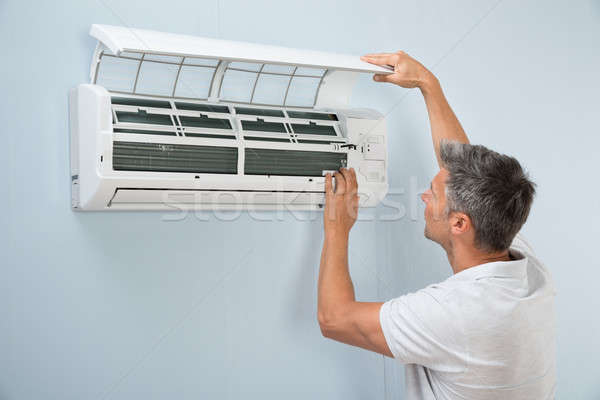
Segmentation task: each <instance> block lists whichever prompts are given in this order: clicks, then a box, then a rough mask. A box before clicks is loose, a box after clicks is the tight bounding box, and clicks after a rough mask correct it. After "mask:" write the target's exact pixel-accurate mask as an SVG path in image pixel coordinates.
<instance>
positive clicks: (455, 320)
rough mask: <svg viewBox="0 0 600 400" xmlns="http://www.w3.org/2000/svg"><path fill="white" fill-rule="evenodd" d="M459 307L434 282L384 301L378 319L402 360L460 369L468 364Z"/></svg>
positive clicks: (388, 340)
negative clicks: (415, 290)
mask: <svg viewBox="0 0 600 400" xmlns="http://www.w3.org/2000/svg"><path fill="white" fill-rule="evenodd" d="M459 310H460V305H459V304H456V303H455V302H454V300H453V299H452V294H451V293H448V290H447V289H446V288H443V287H441V286H438V285H432V286H428V287H426V288H424V289H421V290H419V291H417V292H414V293H409V294H406V295H404V296H400V297H398V298H395V299H392V300H389V301H387V302H385V303H384V304H383V306H382V307H381V310H380V312H379V320H380V323H381V329H382V330H383V335H384V336H385V340H386V342H387V344H388V347H389V348H390V351H391V352H392V354H393V355H394V357H395V358H396V359H398V360H399V361H401V362H403V363H405V364H419V365H423V366H426V367H428V368H432V369H435V370H440V371H444V370H445V371H449V372H450V371H452V372H459V371H462V370H463V369H464V368H465V367H466V363H467V352H466V346H465V344H464V340H465V339H464V338H465V335H464V331H463V323H462V318H461V316H460V311H459Z"/></svg>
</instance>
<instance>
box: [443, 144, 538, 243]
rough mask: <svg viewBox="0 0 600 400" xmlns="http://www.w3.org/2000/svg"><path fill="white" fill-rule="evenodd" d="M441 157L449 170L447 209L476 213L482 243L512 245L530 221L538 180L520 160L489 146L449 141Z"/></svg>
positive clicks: (477, 235) (475, 223) (473, 217)
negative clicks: (534, 178)
mask: <svg viewBox="0 0 600 400" xmlns="http://www.w3.org/2000/svg"><path fill="white" fill-rule="evenodd" d="M440 159H441V161H442V163H443V165H444V168H446V169H447V170H448V172H449V178H448V180H447V182H446V198H447V202H448V205H447V212H448V213H450V212H455V211H458V212H463V213H465V214H467V215H468V216H469V217H470V218H471V222H472V224H473V228H474V230H475V245H476V246H477V247H478V248H480V249H482V250H485V251H490V252H492V251H503V250H506V249H508V247H509V246H510V244H511V242H512V240H513V239H514V237H515V236H516V234H517V233H518V232H519V230H520V229H521V226H523V224H524V223H525V221H526V220H527V216H528V215H529V210H530V208H531V203H532V202H533V196H534V195H535V184H534V183H533V182H532V181H531V180H529V177H528V175H527V174H526V173H525V172H524V171H523V169H522V168H521V165H520V164H519V162H518V161H517V160H516V159H515V158H513V157H510V156H507V155H504V154H500V153H497V152H495V151H492V150H490V149H488V148H486V147H484V146H479V145H471V144H465V143H458V142H450V141H445V140H444V141H442V143H441V144H440Z"/></svg>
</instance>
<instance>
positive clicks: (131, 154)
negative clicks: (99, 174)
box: [113, 141, 238, 174]
mask: <svg viewBox="0 0 600 400" xmlns="http://www.w3.org/2000/svg"><path fill="white" fill-rule="evenodd" d="M237 153H238V149H237V147H216V146H191V145H177V144H162V143H137V142H121V141H115V142H113V169H114V170H117V171H119V170H122V171H162V172H194V173H212V174H237Z"/></svg>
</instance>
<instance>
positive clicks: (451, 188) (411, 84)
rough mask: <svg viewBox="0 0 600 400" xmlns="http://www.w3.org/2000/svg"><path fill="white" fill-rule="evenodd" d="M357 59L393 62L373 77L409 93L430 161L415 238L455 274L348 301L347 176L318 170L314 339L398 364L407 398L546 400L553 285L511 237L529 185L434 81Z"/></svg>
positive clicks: (404, 67) (398, 58)
mask: <svg viewBox="0 0 600 400" xmlns="http://www.w3.org/2000/svg"><path fill="white" fill-rule="evenodd" d="M362 59H363V60H364V61H367V62H370V63H373V64H376V65H384V66H392V67H394V73H392V74H390V75H375V76H374V79H375V80H376V81H378V82H390V83H394V84H397V85H399V86H402V87H405V88H419V89H420V91H421V93H422V94H423V96H424V98H425V103H426V105H427V110H428V113H429V120H430V124H431V133H432V139H433V146H434V149H435V154H436V157H437V161H438V164H439V166H440V171H439V173H438V174H437V175H436V176H435V178H433V180H432V182H431V187H430V189H428V190H427V191H426V192H425V193H423V195H422V196H421V197H422V200H423V201H424V202H425V204H426V208H425V237H427V238H428V239H431V240H433V241H435V242H437V243H439V244H440V245H441V246H442V247H443V248H444V250H445V251H446V254H447V256H448V261H449V262H450V266H451V267H452V270H453V272H454V275H453V276H451V277H450V278H448V279H447V280H445V281H444V282H441V283H438V284H434V285H430V286H428V287H426V288H424V289H421V290H419V291H417V292H415V293H410V294H407V295H404V296H401V297H398V298H396V299H393V300H390V301H388V302H386V303H365V302H357V301H356V300H355V298H354V289H353V286H352V281H351V279H350V275H349V273H348V250H347V247H348V236H349V233H350V229H351V228H352V225H353V224H354V221H355V219H356V212H357V207H358V196H357V183H356V175H355V172H354V171H353V170H352V169H350V170H348V169H342V170H340V171H339V172H336V173H335V174H334V177H335V189H334V187H333V182H332V176H331V175H329V174H328V175H327V177H326V184H325V187H326V206H325V212H324V225H325V239H324V245H323V253H322V256H321V267H320V272H319V291H318V296H319V299H318V320H319V325H320V327H321V331H322V333H323V335H324V336H326V337H328V338H331V339H334V340H338V341H340V342H344V343H347V344H350V345H354V346H359V347H362V348H364V349H367V350H371V351H375V352H377V353H381V354H383V355H386V356H388V357H394V358H396V359H398V360H399V361H401V362H402V363H404V364H406V366H405V372H406V390H407V398H410V399H415V398H418V399H548V398H553V397H554V391H555V380H556V376H555V348H554V346H555V337H554V335H555V334H554V288H553V286H552V282H551V279H550V274H549V273H548V271H547V269H546V268H545V267H544V266H543V265H542V263H541V262H540V261H539V259H538V258H537V257H536V256H535V254H534V253H533V251H532V249H531V247H530V246H529V245H528V244H527V243H526V242H525V241H524V240H523V238H522V237H520V235H518V232H519V230H520V228H521V226H522V225H523V223H525V220H526V219H527V216H528V214H529V209H530V206H531V203H532V201H533V196H534V191H535V189H534V184H533V183H532V182H531V181H529V179H528V178H527V176H526V175H525V173H524V172H523V170H522V169H521V166H520V165H519V163H518V162H517V160H515V159H514V158H512V157H508V156H505V155H501V154H498V153H496V152H493V151H491V150H488V149H486V148H485V147H483V146H473V145H470V144H469V141H468V139H467V136H466V134H465V132H464V131H463V129H462V127H461V125H460V123H459V121H458V119H457V118H456V116H455V115H454V113H453V111H452V109H451V108H450V106H449V105H448V103H447V101H446V99H445V97H444V94H443V92H442V89H441V86H440V84H439V82H438V81H437V79H436V78H435V76H434V75H433V74H432V73H431V72H430V71H428V70H427V69H426V68H425V67H424V66H423V65H421V64H420V63H419V62H417V61H416V60H414V59H412V58H411V57H410V56H408V55H407V54H405V53H403V52H398V53H395V54H372V55H367V56H365V57H363V58H362Z"/></svg>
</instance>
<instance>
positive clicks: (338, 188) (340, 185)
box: [333, 171, 346, 194]
mask: <svg viewBox="0 0 600 400" xmlns="http://www.w3.org/2000/svg"><path fill="white" fill-rule="evenodd" d="M333 177H334V178H335V194H344V193H346V180H345V179H344V175H342V174H341V173H340V172H339V171H337V172H336V173H335V174H334V175H333Z"/></svg>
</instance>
